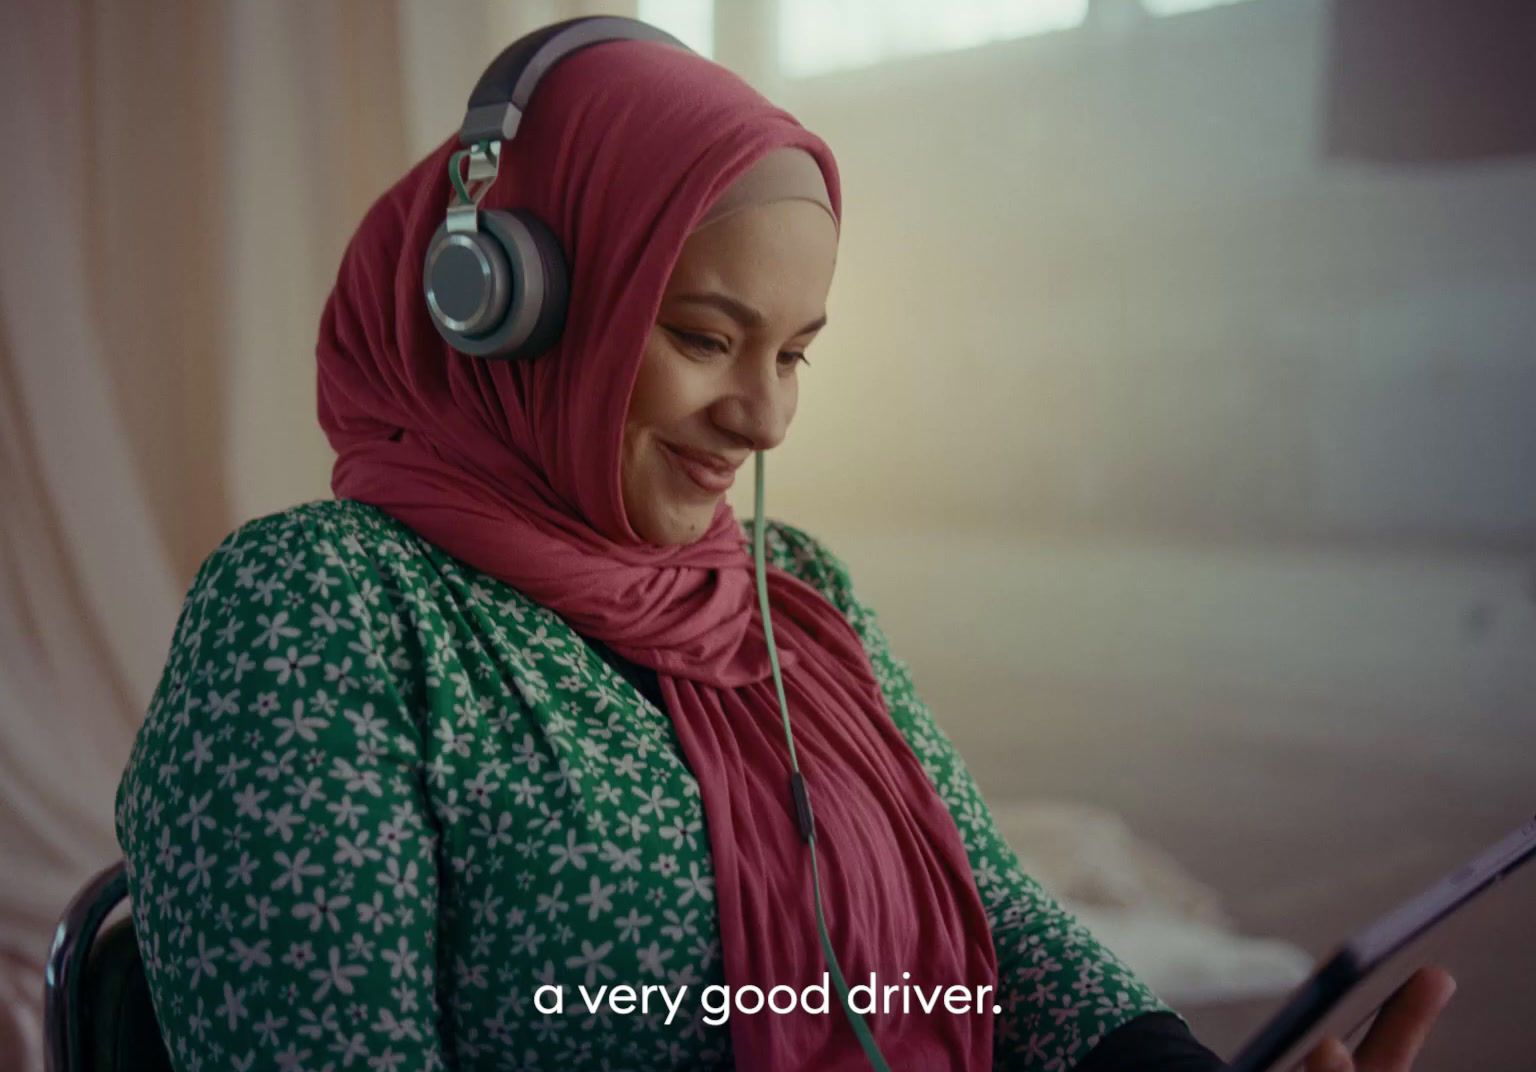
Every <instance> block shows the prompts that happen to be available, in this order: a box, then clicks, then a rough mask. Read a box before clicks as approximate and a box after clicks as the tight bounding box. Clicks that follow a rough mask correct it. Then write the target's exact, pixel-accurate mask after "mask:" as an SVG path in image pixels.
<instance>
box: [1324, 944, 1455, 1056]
mask: <svg viewBox="0 0 1536 1072" xmlns="http://www.w3.org/2000/svg"><path fill="white" fill-rule="evenodd" d="M1455 992H1456V980H1455V979H1453V978H1451V975H1450V973H1449V972H1447V971H1446V970H1445V969H1444V968H1437V967H1425V968H1420V969H1419V970H1418V971H1416V972H1414V973H1413V975H1412V976H1411V977H1410V978H1409V980H1408V981H1407V982H1406V983H1404V984H1403V985H1402V986H1401V987H1399V988H1398V989H1397V991H1396V993H1394V994H1393V995H1392V997H1391V998H1389V999H1388V1000H1387V1002H1386V1004H1384V1005H1382V1007H1381V1012H1379V1013H1378V1014H1377V1015H1376V1022H1375V1023H1373V1024H1372V1025H1371V1029H1370V1031H1368V1032H1367V1033H1366V1036H1365V1038H1363V1039H1362V1040H1361V1041H1360V1045H1359V1046H1358V1047H1357V1048H1356V1049H1355V1052H1354V1055H1353V1056H1351V1055H1350V1052H1349V1050H1348V1049H1346V1048H1345V1046H1344V1043H1342V1042H1340V1041H1339V1040H1338V1039H1337V1038H1326V1039H1324V1040H1323V1041H1322V1042H1320V1043H1318V1045H1317V1048H1316V1049H1314V1050H1313V1051H1312V1052H1311V1053H1310V1054H1308V1055H1307V1060H1306V1063H1305V1064H1303V1065H1302V1069H1303V1072H1408V1070H1409V1069H1411V1068H1412V1067H1413V1060H1414V1058H1415V1057H1417V1056H1418V1054H1419V1050H1420V1048H1422V1047H1423V1045H1424V1040H1425V1039H1426V1038H1427V1037H1429V1029H1430V1028H1431V1027H1432V1026H1434V1023H1435V1018H1436V1017H1438V1016H1439V1015H1440V1013H1441V1011H1442V1010H1443V1009H1444V1008H1445V1006H1446V1004H1447V1003H1448V1002H1449V1001H1450V1000H1451V995H1452V994H1454V993H1455Z"/></svg>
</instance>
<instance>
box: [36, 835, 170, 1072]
mask: <svg viewBox="0 0 1536 1072" xmlns="http://www.w3.org/2000/svg"><path fill="white" fill-rule="evenodd" d="M127 897H128V872H127V868H126V866H125V865H124V863H123V862H122V861H121V860H120V861H118V862H117V863H115V864H113V865H111V866H110V867H107V868H104V869H103V870H102V871H100V872H99V873H98V874H96V875H95V876H94V877H93V878H92V879H91V880H90V881H89V882H87V883H86V884H85V886H84V887H82V888H81V890H80V892H79V893H77V894H76V895H75V897H74V899H73V900H72V901H70V903H69V907H68V908H66V909H65V910H64V915H63V917H62V918H60V920H59V926H58V929H57V930H56V931H54V935H53V948H52V949H51V950H50V951H49V953H48V967H47V971H46V974H45V977H44V988H43V1062H44V1068H45V1069H46V1072H172V1068H171V1062H170V1056H169V1054H167V1053H166V1050H165V1043H164V1041H163V1040H162V1038H161V1036H160V1024H159V1021H158V1020H157V1019H156V1018H155V1010H154V1006H153V1004H152V1003H151V1001H150V996H149V983H148V980H147V979H146V978H145V975H144V962H143V959H142V957H141V956H140V955H139V946H138V941H137V939H136V938H135V937H134V932H133V920H132V918H131V917H130V918H126V919H120V920H118V921H117V922H115V923H113V924H112V925H110V926H108V927H106V928H105V929H103V926H102V925H103V923H105V921H106V919H107V917H108V916H109V915H111V913H112V910H113V909H114V908H116V907H117V906H118V905H119V904H121V903H122V902H123V901H125V900H126V899H127Z"/></svg>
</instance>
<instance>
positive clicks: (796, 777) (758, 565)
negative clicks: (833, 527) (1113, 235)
mask: <svg viewBox="0 0 1536 1072" xmlns="http://www.w3.org/2000/svg"><path fill="white" fill-rule="evenodd" d="M756 469H757V473H756V477H757V489H756V493H755V496H754V498H755V500H756V504H755V518H754V520H753V522H752V563H753V566H754V568H755V570H756V572H757V602H758V607H759V608H760V609H761V612H762V615H763V635H764V637H765V638H766V639H767V641H768V661H769V663H770V664H771V665H772V667H773V686H774V688H775V689H777V690H778V694H779V713H780V714H781V715H783V716H784V739H785V740H786V741H788V742H789V766H790V768H791V773H790V776H789V792H790V797H791V798H792V799H793V800H794V804H795V817H796V819H797V820H798V821H799V823H800V836H801V837H802V838H804V839H805V843H806V845H808V846H810V850H811V890H812V892H813V893H814V895H815V899H816V927H817V929H818V930H819V931H820V932H821V948H822V950H823V951H824V952H825V953H826V955H827V966H828V967H829V968H830V969H831V974H832V982H833V983H834V985H836V987H837V994H838V997H839V998H841V999H842V1003H843V1012H845V1013H846V1014H847V1015H848V1022H849V1024H851V1025H852V1027H853V1032H854V1034H855V1035H857V1036H858V1037H859V1045H861V1046H863V1047H864V1054H865V1056H867V1057H868V1058H869V1063H870V1064H872V1065H874V1067H875V1072H891V1069H890V1066H889V1065H887V1064H886V1063H885V1058H884V1057H883V1056H882V1055H881V1053H880V1047H879V1046H877V1045H875V1038H874V1036H873V1035H872V1034H870V1030H869V1026H868V1025H867V1024H865V1023H864V1017H862V1016H860V1015H859V1014H858V1013H856V1012H854V1011H853V1007H852V1005H851V1004H850V1002H849V999H848V983H847V981H846V980H845V979H844V978H843V971H842V969H841V968H840V967H838V964H837V954H836V953H835V952H833V950H832V939H831V938H829V937H828V936H827V921H826V917H825V916H824V915H823V913H822V909H821V875H820V872H819V871H818V870H817V868H816V824H815V821H814V819H813V817H812V815H811V798H810V796H809V795H808V794H807V792H806V788H805V779H804V778H803V777H802V776H801V774H800V762H799V760H797V759H796V758H795V737H794V734H793V733H791V732H790V729H789V704H788V702H787V701H786V700H785V699H784V678H783V676H782V675H781V674H780V673H779V652H778V649H777V648H776V647H774V643H773V619H772V618H770V617H769V615H768V584H767V582H766V581H765V580H764V574H765V572H766V571H765V568H764V565H763V452H762V451H758V452H757V465H756Z"/></svg>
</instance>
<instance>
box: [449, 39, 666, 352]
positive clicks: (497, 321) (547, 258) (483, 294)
mask: <svg viewBox="0 0 1536 1072" xmlns="http://www.w3.org/2000/svg"><path fill="white" fill-rule="evenodd" d="M603 41H660V42H663V43H665V44H669V45H674V46H676V47H677V48H681V49H683V50H685V51H692V50H691V49H689V48H688V46H687V45H685V44H683V43H682V42H681V41H679V40H678V39H677V38H675V37H673V36H672V35H671V34H669V33H666V32H665V31H663V30H658V29H657V28H656V27H654V26H651V25H648V24H647V23H644V22H639V21H637V20H635V19H626V18H620V17H618V16H610V15H595V16H588V17H586V18H578V19H568V20H566V21H565V22H558V23H555V24H554V25H552V26H546V27H544V28H543V29H540V30H535V31H534V32H533V33H531V34H528V35H527V36H526V37H522V38H519V39H518V40H516V41H514V42H512V44H510V45H508V46H507V47H506V48H505V49H504V50H502V53H501V54H500V55H499V56H497V57H496V59H495V60H493V61H492V62H491V65H490V66H489V67H487V68H486V70H485V73H484V74H482V75H481V76H480V81H478V82H477V83H475V88H474V91H473V92H472V93H470V95H469V107H468V109H467V110H466V112H465V115H464V124H463V126H462V127H460V128H459V144H460V145H463V146H465V148H463V149H461V150H459V151H458V152H456V153H454V154H453V155H452V156H451V157H450V158H449V160H448V178H449V181H450V182H452V184H453V189H454V194H455V199H454V203H453V204H452V205H451V206H450V207H449V209H448V217H447V219H445V220H444V221H443V223H442V225H441V226H440V227H438V229H437V233H436V234H434V235H433V236H432V241H431V242H430V243H428V245H427V254H426V261H425V264H424V265H423V268H422V287H423V290H424V291H425V294H426V299H427V308H428V310H429V311H430V312H431V314H432V324H433V326H434V327H436V328H437V332H438V334H439V335H441V336H442V337H443V339H444V341H446V342H447V343H448V345H450V346H452V347H453V348H454V349H455V350H458V351H459V352H461V353H464V354H469V355H472V356H474V357H483V358H501V359H506V360H523V361H526V360H532V359H533V358H535V357H538V356H539V355H540V354H542V353H545V352H546V351H548V350H549V348H550V347H552V346H554V344H555V343H556V341H558V340H559V338H560V332H561V330H562V329H563V328H564V327H565V310H566V304H567V301H568V300H569V297H570V276H569V272H568V262H567V260H566V256H565V250H563V249H562V248H561V247H560V241H559V239H557V238H556V237H555V234H554V232H553V231H551V230H550V228H549V226H548V225H547V224H546V223H545V222H544V221H543V220H541V219H539V217H538V216H537V215H535V214H534V213H533V212H531V211H529V210H527V209H511V210H494V209H486V210H484V211H482V210H481V208H480V199H481V198H482V197H484V196H485V192H486V191H487V190H489V189H490V188H491V186H492V185H493V184H494V183H495V181H496V173H497V171H498V169H499V167H500V164H501V147H502V143H503V142H507V141H511V140H512V139H513V138H514V137H516V136H517V128H518V124H519V123H520V122H521V121H522V118H523V112H524V111H526V110H527V108H528V101H529V99H530V98H531V97H532V96H533V91H534V88H535V87H536V86H538V84H539V81H540V80H541V79H542V78H543V77H544V76H545V75H546V74H548V73H549V70H550V68H551V67H553V66H554V65H555V64H556V63H558V62H559V61H560V60H562V59H564V58H565V57H566V56H569V55H570V54H571V53H573V52H576V51H578V50H579V49H583V48H586V47H588V46H589V45H596V44H599V43H601V42H603ZM465 157H468V159H469V176H468V180H469V183H470V184H471V186H473V187H474V188H473V189H469V188H467V187H466V186H465V181H464V178H463V176H461V175H460V170H459V169H460V163H461V161H462V160H463V159H464V158H465Z"/></svg>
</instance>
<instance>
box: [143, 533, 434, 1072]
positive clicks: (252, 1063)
mask: <svg viewBox="0 0 1536 1072" xmlns="http://www.w3.org/2000/svg"><path fill="white" fill-rule="evenodd" d="M378 600H379V591H378V586H377V585H376V584H374V583H372V582H370V580H369V579H367V578H357V577H354V576H351V575H349V573H348V572H347V569H346V568H345V567H344V565H343V559H342V558H341V557H340V556H339V555H338V554H337V553H336V549H335V548H334V547H333V546H332V545H331V544H330V543H329V541H328V540H327V539H326V538H325V536H324V534H323V533H320V532H318V531H316V530H315V529H314V528H312V527H311V526H310V525H309V524H308V523H304V522H300V521H297V520H295V519H293V517H292V516H291V515H274V517H273V518H264V519H261V520H259V521H255V522H251V523H250V524H248V525H246V526H244V527H243V528H241V529H240V530H238V531H237V532H235V533H234V534H232V535H231V536H230V537H229V538H228V539H226V540H225V541H224V542H223V543H222V544H221V545H220V546H219V547H218V548H217V549H216V550H215V551H214V552H213V553H212V554H211V555H210V556H209V557H208V559H207V560H206V561H205V562H204V563H203V565H202V567H201V569H200V570H199V572H198V574H197V577H196V578H195V580H194V581H193V584H192V588H191V591H190V592H189V594H188V596H187V600H186V603H185V605H184V607H183V609H182V613H181V616H180V619H179V621H178V623H177V626H176V629H175V633H174V636H173V638H172V645H171V651H170V656H169V659H168V661H167V664H166V667H165V670H164V673H163V675H162V677H161V680H160V682H159V685H158V687H157V689H156V691H155V693H154V696H153V698H152V699H151V702H150V707H149V710H148V713H147V715H146V717H145V721H144V724H143V726H142V727H141V728H140V730H139V732H138V735H137V737H136V738H135V740H134V744H133V749H132V752H131V755H130V758H129V762H128V766H127V768H126V770H125V772H124V774H123V778H122V781H121V782H120V784H119V786H118V790H117V797H116V809H115V821H116V829H117V837H118V841H119V843H120V845H121V846H122V849H123V853H124V857H125V859H126V863H127V871H128V886H129V895H130V899H131V906H132V913H133V923H134V928H135V931H136V933H137V936H138V940H139V945H140V950H141V953H142V955H143V959H144V967H145V974H146V976H147V979H148V982H149V989H150V994H151V996H152V998H153V1001H154V1007H155V1012H156V1016H157V1018H158V1020H159V1023H160V1027H161V1031H162V1034H163V1037H164V1039H165V1042H166V1049H167V1051H168V1053H169V1055H170V1057H171V1061H172V1064H173V1065H174V1067H175V1068H176V1069H177V1072H212V1070H214V1069H220V1070H224V1069H232V1070H239V1072H266V1070H282V1069H298V1068H305V1069H324V1068H334V1069H342V1068H362V1069H368V1070H370V1072H373V1070H382V1072H417V1070H443V1069H446V1068H447V1064H446V1062H445V1057H444V1054H443V1051H442V1046H441V1042H440V1038H439V1034H438V1024H437V1021H438V1007H437V1003H436V998H435V992H436V986H435V979H436V968H437V941H436V925H437V882H438V871H437V865H436V862H435V860H436V834H435V829H434V825H433V823H432V821H431V820H430V818H429V812H428V809H427V802H426V800H425V796H424V790H423V782H422V779H421V777H420V776H419V774H418V769H419V760H420V758H421V751H422V731H421V727H420V726H419V725H418V723H417V721H416V720H415V719H414V718H413V717H412V716H411V714H410V712H409V711H408V710H407V708H406V705H405V704H404V703H403V702H402V700H401V696H400V693H399V691H398V690H397V689H396V687H395V684H394V683H393V677H392V675H391V672H390V670H391V667H390V666H389V665H388V663H387V662H386V659H385V657H384V655H383V654H382V652H383V648H384V645H383V644H382V641H383V640H384V639H386V638H385V637H383V636H381V635H380V633H379V632H377V631H376V629H375V627H374V625H373V624H372V623H373V622H374V621H375V620H376V619H375V611H374V608H375V606H376V604H377V602H378Z"/></svg>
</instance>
